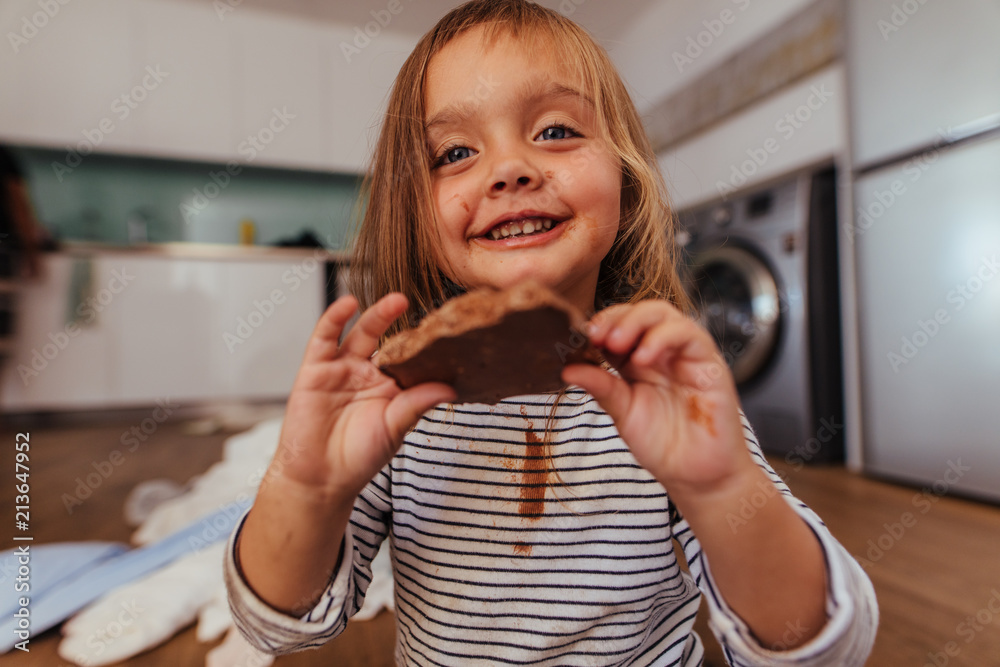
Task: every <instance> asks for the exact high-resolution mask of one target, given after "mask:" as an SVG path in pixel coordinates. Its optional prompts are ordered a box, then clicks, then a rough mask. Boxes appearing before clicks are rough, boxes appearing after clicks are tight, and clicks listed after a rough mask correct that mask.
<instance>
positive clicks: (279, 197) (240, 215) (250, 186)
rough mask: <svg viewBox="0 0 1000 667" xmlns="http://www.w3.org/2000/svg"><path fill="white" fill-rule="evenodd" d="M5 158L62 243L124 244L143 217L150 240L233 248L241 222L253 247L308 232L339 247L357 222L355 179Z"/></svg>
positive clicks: (201, 166) (120, 159)
mask: <svg viewBox="0 0 1000 667" xmlns="http://www.w3.org/2000/svg"><path fill="white" fill-rule="evenodd" d="M12 152H13V153H14V155H15V157H16V158H17V159H18V160H19V162H20V163H21V165H22V167H23V168H24V171H25V174H26V176H27V178H28V180H29V183H30V188H31V196H32V201H33V203H34V205H35V208H36V211H37V214H38V218H39V220H40V221H41V222H42V223H43V224H44V225H45V226H46V227H47V228H48V229H50V230H51V231H52V232H53V234H55V235H56V236H57V237H60V238H64V239H73V240H88V241H103V242H108V243H125V242H127V241H128V229H127V225H126V223H127V221H128V219H129V217H130V216H132V215H134V214H135V212H137V211H141V212H143V213H144V214H145V215H146V217H147V218H148V219H149V223H148V230H149V232H148V233H149V240H150V241H151V242H164V241H194V242H205V243H236V242H238V240H239V226H240V221H241V220H243V219H244V218H250V219H251V220H253V221H254V223H255V225H256V227H257V242H258V243H260V244H271V243H274V242H275V241H277V240H279V239H283V238H287V237H289V236H296V235H298V234H299V233H300V232H301V231H303V230H312V231H313V232H314V233H315V234H316V236H318V237H319V238H320V239H321V240H322V241H323V242H324V244H325V245H326V246H327V247H329V248H331V249H341V248H344V247H345V245H346V240H347V236H348V233H349V230H350V226H351V225H352V224H353V221H354V219H353V214H354V207H355V203H356V201H357V195H358V185H359V181H358V179H357V178H356V177H353V176H345V175H338V174H330V173H322V172H308V171H292V170H282V169H268V168H261V167H243V168H242V169H241V170H240V171H239V173H237V174H236V175H231V174H229V173H228V172H227V171H226V167H225V165H222V164H212V163H199V162H185V161H177V160H160V159H151V158H139V157H129V156H120V155H97V154H92V155H90V156H88V157H87V159H85V160H83V161H82V162H81V163H80V165H79V166H78V167H76V168H75V169H74V170H73V171H72V173H68V174H67V173H62V172H56V171H55V170H53V169H52V166H51V165H52V163H53V162H56V161H59V160H62V159H63V158H64V157H65V153H64V152H62V151H53V150H45V149H37V148H26V147H16V148H14V150H13V151H12ZM60 179H61V180H60ZM220 183H221V184H222V187H220V185H219V184H220Z"/></svg>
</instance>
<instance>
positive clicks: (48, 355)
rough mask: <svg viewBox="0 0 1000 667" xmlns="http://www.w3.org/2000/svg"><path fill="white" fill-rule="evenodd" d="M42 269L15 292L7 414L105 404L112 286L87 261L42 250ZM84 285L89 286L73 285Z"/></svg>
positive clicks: (112, 346)
mask: <svg viewBox="0 0 1000 667" xmlns="http://www.w3.org/2000/svg"><path fill="white" fill-rule="evenodd" d="M88 267H89V275H90V280H89V281H88V280H86V276H87V275H88ZM43 268H44V276H43V278H42V279H41V280H39V281H37V282H31V283H28V284H26V285H25V287H24V288H23V289H22V290H21V291H20V293H19V294H18V297H17V298H18V301H19V303H18V309H17V319H16V323H15V339H14V349H13V350H12V352H11V354H10V355H9V356H8V357H6V358H5V359H4V363H3V381H2V394H0V404H2V406H3V410H4V411H8V412H17V411H30V410H42V409H74V408H77V409H78V408H86V407H94V406H103V405H108V404H109V402H110V401H111V398H112V395H113V393H114V384H115V375H116V363H115V352H116V350H117V348H118V343H119V336H118V332H117V331H116V330H115V329H114V327H113V326H110V324H109V323H110V322H111V321H113V320H115V319H116V318H117V315H116V311H117V310H118V309H119V308H120V307H121V302H120V300H119V299H118V296H120V292H121V289H120V284H119V282H117V281H113V280H112V279H113V278H114V276H112V275H110V274H106V273H105V272H104V270H103V268H102V267H101V266H100V264H99V263H98V262H89V260H87V259H77V258H73V257H68V256H65V255H48V256H46V257H45V258H44V260H43ZM74 273H75V275H76V280H74ZM88 283H89V284H90V285H91V286H92V289H90V290H82V289H80V288H83V287H84V286H85V285H86V284H88ZM71 286H72V287H71ZM73 293H75V295H76V296H74V295H73Z"/></svg>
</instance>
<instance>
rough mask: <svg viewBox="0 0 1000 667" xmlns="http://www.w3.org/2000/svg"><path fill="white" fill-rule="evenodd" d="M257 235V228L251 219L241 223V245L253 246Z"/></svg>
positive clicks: (245, 219)
mask: <svg viewBox="0 0 1000 667" xmlns="http://www.w3.org/2000/svg"><path fill="white" fill-rule="evenodd" d="M256 235H257V228H256V227H255V226H254V224H253V220H251V219H250V218H244V219H243V220H241V221H240V245H253V244H254V237H255V236H256Z"/></svg>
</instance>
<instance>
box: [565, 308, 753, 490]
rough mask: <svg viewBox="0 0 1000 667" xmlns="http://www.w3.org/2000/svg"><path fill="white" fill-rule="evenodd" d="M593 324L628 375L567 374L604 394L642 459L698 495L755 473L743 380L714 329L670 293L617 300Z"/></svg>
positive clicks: (674, 485)
mask: <svg viewBox="0 0 1000 667" xmlns="http://www.w3.org/2000/svg"><path fill="white" fill-rule="evenodd" d="M590 327H591V329H590V331H589V332H588V333H589V335H590V340H591V342H592V343H593V344H594V345H595V346H596V347H598V348H600V349H603V350H605V351H607V352H608V353H610V355H612V356H617V357H624V358H625V360H626V361H625V363H624V364H623V365H620V366H619V371H620V376H616V375H615V374H613V373H611V372H608V371H606V370H604V369H602V368H598V367H596V366H587V365H583V364H575V365H571V366H567V367H566V369H565V370H564V371H563V380H564V381H565V382H568V383H570V384H575V385H578V386H580V387H583V388H584V389H585V390H587V391H588V392H590V393H591V394H592V395H593V396H594V398H596V399H597V401H598V403H600V404H601V406H602V407H603V408H604V409H605V410H606V411H607V412H608V414H609V415H610V416H611V418H612V419H614V421H615V425H616V426H617V427H618V432H619V433H620V434H621V436H622V438H623V439H624V440H625V442H626V443H627V444H628V446H629V448H630V449H631V450H632V454H633V455H634V456H635V458H636V460H637V461H638V462H639V464H640V465H642V466H643V467H644V468H645V469H646V470H648V471H649V472H650V473H652V474H653V476H654V477H656V478H657V480H658V481H659V482H660V483H661V484H663V485H664V486H667V487H669V488H670V489H671V491H679V492H685V491H687V492H689V493H692V494H701V493H712V492H714V491H716V490H722V489H724V488H725V487H727V486H729V485H730V484H733V483H738V482H739V481H740V480H741V479H746V477H745V475H746V474H752V470H753V469H755V468H756V466H755V465H754V464H753V461H752V460H751V459H750V457H749V455H748V453H747V449H746V445H745V441H744V436H743V426H742V424H741V423H740V417H739V399H738V397H737V393H736V385H735V383H734V381H733V378H732V375H731V374H730V372H729V368H728V367H727V366H726V362H725V361H724V360H723V358H722V355H721V354H720V353H719V351H718V348H717V347H716V345H715V341H714V340H713V339H712V337H711V335H710V334H709V333H708V332H707V331H705V330H704V329H703V328H702V327H700V326H699V325H698V324H697V323H695V322H694V321H693V320H691V319H690V318H688V317H686V316H685V315H684V314H683V313H681V311H679V310H678V309H677V308H676V307H674V306H673V305H672V304H671V303H669V302H667V301H662V300H649V301H642V302H639V303H636V304H623V305H617V306H611V307H609V308H607V309H605V310H603V311H601V312H600V313H598V314H597V315H596V316H595V317H594V318H593V319H592V320H591V322H590Z"/></svg>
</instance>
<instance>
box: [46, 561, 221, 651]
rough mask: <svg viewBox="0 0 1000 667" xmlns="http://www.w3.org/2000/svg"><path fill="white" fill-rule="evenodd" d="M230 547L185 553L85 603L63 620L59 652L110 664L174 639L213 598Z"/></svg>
mask: <svg viewBox="0 0 1000 667" xmlns="http://www.w3.org/2000/svg"><path fill="white" fill-rule="evenodd" d="M225 546H226V545H225V543H224V542H217V543H215V544H213V545H211V546H209V547H207V548H205V549H202V550H201V551H196V552H195V553H192V554H190V555H187V556H184V557H183V558H181V559H179V560H177V561H174V562H173V563H171V564H170V565H168V566H167V567H165V568H163V569H161V570H157V571H156V572H154V573H153V574H151V575H148V576H146V577H143V578H142V579H140V580H138V581H135V582H133V583H131V584H127V585H125V586H122V587H120V588H117V589H115V590H113V591H111V592H110V593H108V594H107V595H105V596H104V597H103V598H101V599H100V600H98V601H97V602H95V603H94V604H92V605H90V606H89V607H87V608H85V609H84V610H83V611H81V612H80V613H79V614H77V615H76V616H74V617H73V618H71V619H70V620H69V621H67V622H66V623H65V624H64V625H63V629H62V633H63V635H64V637H63V640H62V642H60V643H59V655H60V657H62V658H63V659H65V660H69V661H72V662H75V663H76V664H78V665H110V664H113V663H115V662H118V661H120V660H124V659H126V658H128V657H131V656H133V655H136V654H137V653H141V652H142V651H144V650H146V649H148V648H150V647H153V646H156V645H158V644H160V643H161V642H163V641H166V640H167V639H169V638H170V637H171V636H173V635H174V633H175V632H177V630H178V629H179V628H183V627H185V626H187V625H189V624H190V623H191V622H192V621H194V619H195V618H197V616H198V610H199V609H201V608H202V607H203V606H204V605H205V604H206V603H207V602H208V601H209V600H210V599H211V596H212V595H213V593H214V588H213V586H214V585H215V583H216V580H217V579H218V575H219V573H218V570H219V569H220V567H221V565H220V564H221V563H222V554H223V550H224V549H225Z"/></svg>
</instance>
